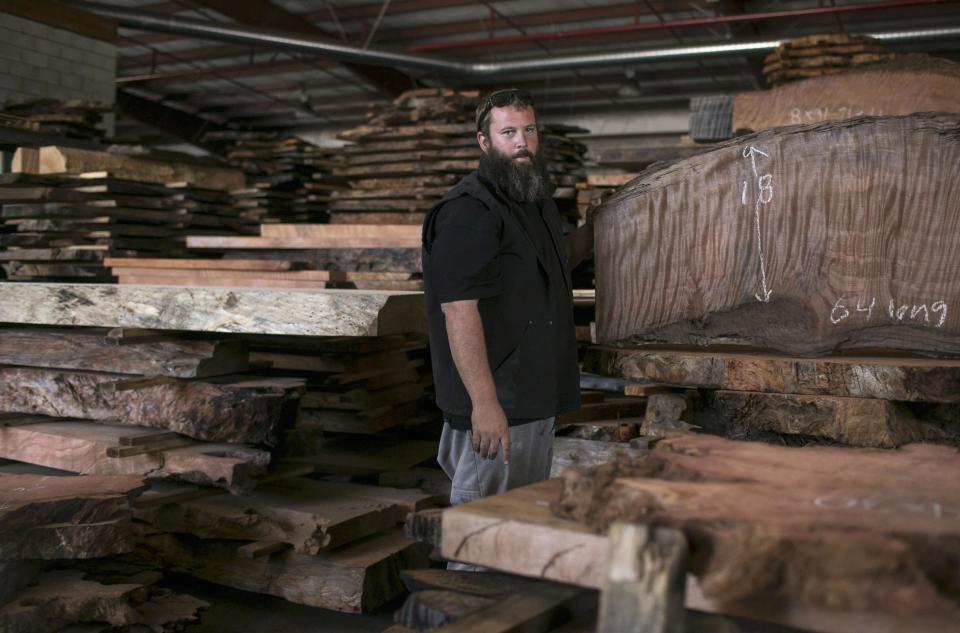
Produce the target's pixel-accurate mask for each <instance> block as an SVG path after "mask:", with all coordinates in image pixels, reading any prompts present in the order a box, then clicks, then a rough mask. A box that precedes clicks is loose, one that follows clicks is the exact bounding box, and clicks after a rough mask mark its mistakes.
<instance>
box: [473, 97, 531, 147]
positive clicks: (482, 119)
mask: <svg viewBox="0 0 960 633" xmlns="http://www.w3.org/2000/svg"><path fill="white" fill-rule="evenodd" d="M507 106H513V107H514V108H517V109H520V108H526V107H531V108H534V105H533V96H532V95H531V94H530V93H529V92H527V91H526V90H517V89H516V88H507V89H506V90H495V91H493V92H491V93H490V94H488V95H487V96H485V97H484V98H483V99H481V100H480V104H479V105H478V106H477V131H478V132H483V133H484V135H486V136H490V110H492V109H493V108H506V107H507ZM534 110H536V108H534Z"/></svg>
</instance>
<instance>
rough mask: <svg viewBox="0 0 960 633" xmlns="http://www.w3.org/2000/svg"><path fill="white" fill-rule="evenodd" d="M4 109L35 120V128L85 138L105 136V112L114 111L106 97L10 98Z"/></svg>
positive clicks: (97, 138) (49, 132) (56, 134)
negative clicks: (85, 98) (103, 98)
mask: <svg viewBox="0 0 960 633" xmlns="http://www.w3.org/2000/svg"><path fill="white" fill-rule="evenodd" d="M2 109H3V113H4V114H8V115H11V116H16V117H21V118H23V119H26V120H27V121H30V122H32V123H33V124H34V125H33V129H34V130H36V131H38V132H42V133H45V134H50V135H54V136H63V137H66V138H75V139H84V140H97V141H100V140H103V137H104V135H105V134H106V130H105V129H104V128H103V127H101V124H102V122H103V115H104V114H105V113H108V112H112V111H113V107H112V106H111V105H110V104H109V103H104V102H102V101H82V100H70V101H60V100H57V99H42V98H41V99H36V98H28V99H7V100H6V101H5V102H4V103H3V108H2Z"/></svg>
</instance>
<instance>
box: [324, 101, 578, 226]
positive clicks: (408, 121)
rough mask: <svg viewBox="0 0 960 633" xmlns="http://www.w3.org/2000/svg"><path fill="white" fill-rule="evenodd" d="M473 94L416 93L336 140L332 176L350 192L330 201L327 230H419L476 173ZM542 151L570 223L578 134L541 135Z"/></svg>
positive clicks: (552, 131)
mask: <svg viewBox="0 0 960 633" xmlns="http://www.w3.org/2000/svg"><path fill="white" fill-rule="evenodd" d="M477 97H478V95H477V93H476V92H454V91H450V90H443V89H418V90H412V91H410V92H407V93H404V94H403V95H401V96H399V97H397V99H396V100H395V101H394V102H393V103H392V104H391V105H390V106H387V107H386V108H385V109H384V110H383V111H382V112H379V113H375V114H373V115H372V116H371V118H370V121H369V122H368V123H367V124H365V125H362V126H360V127H357V128H353V129H351V130H346V131H344V132H342V133H340V134H339V135H338V138H340V139H342V140H345V141H350V142H352V143H354V145H351V146H347V147H344V148H341V149H340V150H339V151H340V152H341V154H342V155H343V156H344V160H345V163H344V165H343V166H341V167H338V168H335V169H334V170H333V173H334V174H335V175H338V176H342V177H344V178H347V179H349V182H350V189H349V190H342V191H336V192H334V193H332V194H331V198H332V202H331V204H330V216H331V222H333V223H344V224H359V223H364V224H367V223H369V224H422V222H423V218H424V216H425V215H426V213H427V211H429V210H430V209H431V208H432V207H433V205H435V204H436V203H437V202H438V201H439V200H440V198H442V197H443V195H444V194H445V193H446V192H447V190H448V189H449V188H450V187H451V186H452V185H453V184H455V183H456V182H457V181H458V180H459V179H460V178H462V177H463V176H464V175H466V174H468V173H469V172H471V171H473V170H474V169H476V167H477V159H478V157H479V151H480V150H479V149H478V148H477V141H476V126H475V125H474V123H473V119H474V112H475V109H476V99H477ZM542 132H543V136H542V139H541V143H542V147H544V148H545V151H546V152H547V154H546V156H547V160H548V162H549V165H550V170H551V172H552V173H553V175H554V178H555V181H556V183H557V185H558V189H557V191H556V194H555V197H556V198H557V200H558V205H559V206H561V207H562V208H561V211H562V212H563V213H564V215H565V217H569V218H570V219H572V220H575V219H576V206H575V198H576V191H575V189H574V187H575V185H576V183H577V182H579V181H580V180H582V179H583V175H582V169H581V168H582V164H583V154H584V153H585V152H586V147H585V146H584V145H583V144H582V143H579V142H577V141H574V140H572V139H570V138H568V136H567V135H568V134H571V133H579V132H584V130H581V129H579V128H573V127H568V126H558V125H546V126H544V127H543V130H542Z"/></svg>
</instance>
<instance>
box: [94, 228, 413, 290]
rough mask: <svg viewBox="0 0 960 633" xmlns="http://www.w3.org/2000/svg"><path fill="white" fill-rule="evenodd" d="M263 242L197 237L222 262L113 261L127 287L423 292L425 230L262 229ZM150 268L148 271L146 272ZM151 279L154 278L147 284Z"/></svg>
mask: <svg viewBox="0 0 960 633" xmlns="http://www.w3.org/2000/svg"><path fill="white" fill-rule="evenodd" d="M260 233H261V234H260V236H257V237H208V236H191V237H189V238H188V239H187V246H188V247H189V248H191V249H202V250H204V251H206V252H211V251H212V252H216V253H219V254H220V255H222V256H223V257H224V259H222V260H219V261H216V262H215V261H213V260H209V259H203V260H183V262H169V261H157V262H152V263H150V264H148V265H147V266H144V265H143V264H142V262H138V261H136V260H129V259H115V260H111V262H110V265H112V266H114V274H116V275H118V276H119V277H120V282H121V283H174V284H183V285H227V286H229V285H236V286H260V287H270V286H275V287H290V288H324V287H327V288H355V289H369V290H410V291H414V290H422V289H423V281H422V279H421V276H420V239H421V238H420V228H419V227H417V226H413V225H409V224H406V225H404V224H397V225H368V224H359V225H347V224H336V225H334V224H264V225H262V226H261V227H260ZM148 268H149V269H148ZM148 279H150V281H147V280H148Z"/></svg>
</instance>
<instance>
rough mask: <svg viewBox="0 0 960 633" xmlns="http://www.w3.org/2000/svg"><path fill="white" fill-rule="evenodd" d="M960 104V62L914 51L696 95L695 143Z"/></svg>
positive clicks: (952, 109) (950, 109) (958, 109)
mask: <svg viewBox="0 0 960 633" xmlns="http://www.w3.org/2000/svg"><path fill="white" fill-rule="evenodd" d="M889 86H900V89H898V90H890V89H889V88H888V87H889ZM958 104H960V64H958V63H956V62H951V61H948V60H946V59H940V58H938V57H932V56H930V55H922V54H919V53H911V54H904V55H897V56H896V57H895V58H893V59H892V60H890V61H886V62H882V63H877V64H870V65H867V66H858V67H856V68H855V69H851V70H849V71H848V72H844V73H841V74H833V75H825V76H822V77H815V78H812V79H803V80H798V81H794V82H789V83H786V84H784V85H782V86H779V87H777V88H773V89H771V90H755V91H752V92H742V93H740V94H737V95H733V96H717V97H703V98H700V99H699V100H697V99H695V100H694V101H692V102H691V104H690V109H691V112H690V136H691V137H692V138H693V139H694V140H695V141H717V140H723V139H728V138H730V137H731V136H733V135H734V134H743V133H746V132H759V131H761V130H765V129H768V128H773V127H782V126H785V125H802V124H809V123H821V122H824V121H842V120H845V119H852V118H856V117H860V116H902V115H907V114H914V113H918V112H960V106H958Z"/></svg>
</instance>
